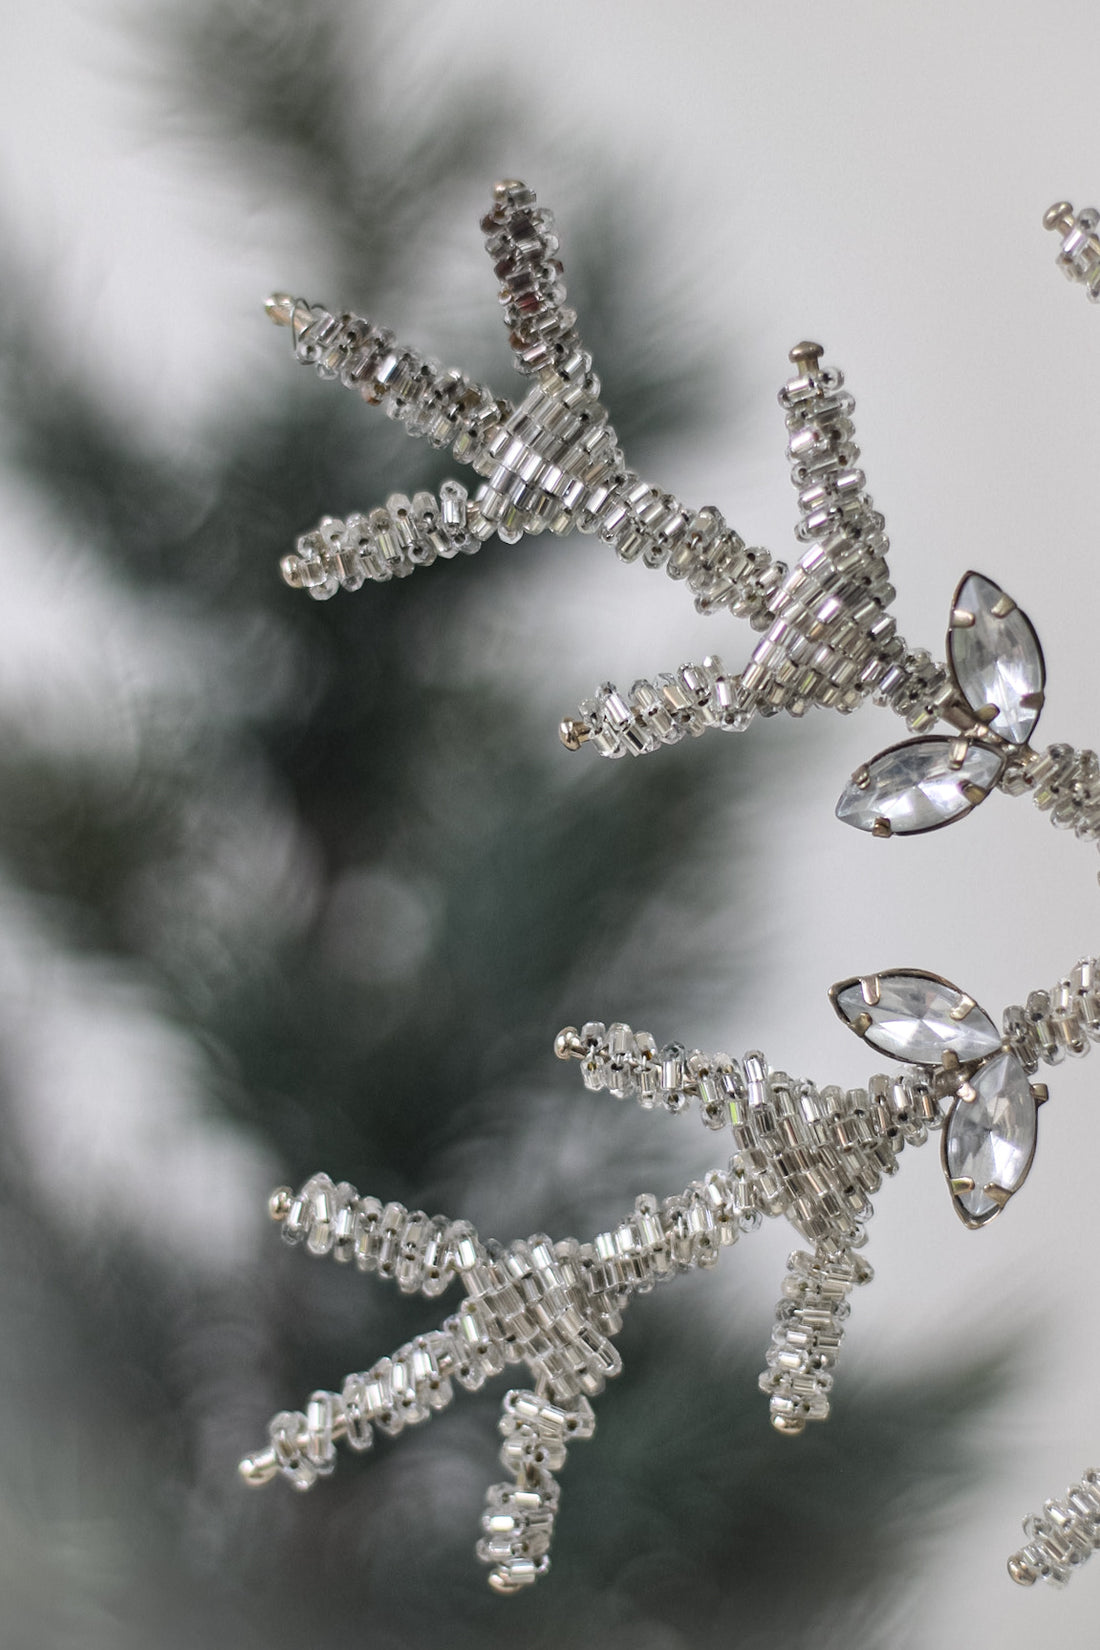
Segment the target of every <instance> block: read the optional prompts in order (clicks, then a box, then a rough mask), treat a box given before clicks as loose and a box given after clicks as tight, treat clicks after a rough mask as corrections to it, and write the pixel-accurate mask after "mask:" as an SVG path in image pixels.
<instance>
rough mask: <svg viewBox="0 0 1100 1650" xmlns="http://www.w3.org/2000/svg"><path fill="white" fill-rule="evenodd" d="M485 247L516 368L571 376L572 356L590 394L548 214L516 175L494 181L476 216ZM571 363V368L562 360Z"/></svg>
mask: <svg viewBox="0 0 1100 1650" xmlns="http://www.w3.org/2000/svg"><path fill="white" fill-rule="evenodd" d="M481 228H482V230H483V231H484V234H485V250H486V251H487V252H488V254H489V256H490V258H491V259H492V261H493V270H494V273H495V274H496V276H497V278H498V280H499V281H500V283H501V287H500V302H501V305H502V306H503V308H504V322H505V325H506V326H507V328H508V342H509V344H510V345H511V349H512V354H513V357H514V363H515V367H516V371H517V372H521V373H524V374H525V375H526V376H527V377H535V376H537V375H538V374H539V373H540V372H542V371H544V370H546V369H549V370H550V371H552V372H558V373H562V375H563V376H564V377H566V378H567V379H569V380H575V378H576V376H577V370H578V366H579V365H580V363H579V362H577V360H576V358H577V357H580V356H583V357H584V361H585V362H586V363H587V364H586V365H585V366H583V369H582V370H583V374H584V376H585V377H586V378H587V380H588V385H589V387H590V388H591V387H592V386H593V385H594V386H595V387H594V389H593V394H596V395H598V394H599V383H598V381H597V380H595V379H593V378H592V377H591V368H592V358H591V356H589V355H587V353H586V352H585V351H584V349H583V346H582V344H581V341H580V337H579V335H578V333H577V316H576V311H575V310H572V309H570V308H568V307H567V305H566V297H565V278H564V270H563V268H562V265H561V262H560V260H559V258H558V256H557V252H558V237H557V235H556V234H555V233H554V217H553V213H552V212H550V211H549V210H548V208H546V207H540V206H539V204H538V202H537V201H536V199H535V192H534V190H533V189H529V188H528V187H527V185H526V184H525V183H521V182H520V181H519V179H518V178H505V179H503V180H502V181H501V182H500V183H497V184H495V185H494V186H493V206H492V210H491V211H490V212H489V213H488V214H487V215H486V216H485V217H484V218H482V220H481ZM570 362H572V363H574V364H573V366H572V368H571V369H570V368H569V367H568V366H565V370H564V372H563V365H564V364H566V363H570Z"/></svg>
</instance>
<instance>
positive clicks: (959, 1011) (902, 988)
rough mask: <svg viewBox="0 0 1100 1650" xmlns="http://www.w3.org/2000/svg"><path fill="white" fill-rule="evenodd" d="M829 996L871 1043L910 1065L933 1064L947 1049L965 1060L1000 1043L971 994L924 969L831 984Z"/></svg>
mask: <svg viewBox="0 0 1100 1650" xmlns="http://www.w3.org/2000/svg"><path fill="white" fill-rule="evenodd" d="M868 987H873V989H868ZM869 997H874V998H875V999H876V1000H875V1001H874V1002H871V1001H869V1000H868V999H869ZM833 1001H834V1002H835V1004H836V1008H837V1012H838V1013H839V1014H840V1016H841V1018H842V1019H844V1020H846V1021H847V1022H848V1024H849V1025H850V1026H852V1027H853V1029H854V1030H857V1031H858V1032H859V1033H860V1035H861V1036H862V1037H864V1038H865V1039H866V1040H867V1042H869V1043H870V1044H871V1046H872V1048H877V1049H878V1051H879V1053H880V1054H889V1055H891V1056H892V1057H893V1059H895V1060H907V1061H908V1062H909V1063H910V1064H911V1065H915V1066H938V1065H940V1064H941V1063H942V1061H943V1056H944V1054H945V1052H948V1051H950V1053H952V1054H953V1055H954V1056H955V1058H956V1059H957V1060H958V1061H959V1064H960V1065H966V1064H967V1063H968V1062H969V1061H971V1060H983V1059H985V1057H986V1055H988V1054H992V1053H994V1052H995V1051H996V1050H997V1049H998V1048H1000V1046H1001V1037H1000V1033H999V1032H998V1030H997V1028H996V1026H995V1025H994V1024H993V1021H992V1020H991V1019H990V1018H989V1015H988V1014H986V1013H985V1012H984V1010H983V1009H980V1008H979V1007H978V1006H977V1004H975V1003H974V1001H973V999H972V998H970V997H968V996H967V995H966V993H965V992H964V991H960V990H959V988H958V987H957V986H954V985H949V984H948V982H947V981H946V980H937V979H935V978H933V977H932V976H931V975H928V974H919V973H903V972H901V971H900V970H899V971H891V972H890V973H886V974H877V975H875V976H874V977H873V980H870V981H868V982H867V985H866V986H865V983H864V981H862V980H852V981H851V982H850V983H849V984H846V985H843V986H841V987H840V988H839V989H834V996H833Z"/></svg>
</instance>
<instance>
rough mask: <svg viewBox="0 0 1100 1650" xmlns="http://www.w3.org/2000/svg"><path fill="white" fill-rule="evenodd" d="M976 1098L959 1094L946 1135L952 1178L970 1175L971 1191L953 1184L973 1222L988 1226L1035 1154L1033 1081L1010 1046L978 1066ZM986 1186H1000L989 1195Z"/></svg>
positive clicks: (945, 1150)
mask: <svg viewBox="0 0 1100 1650" xmlns="http://www.w3.org/2000/svg"><path fill="white" fill-rule="evenodd" d="M969 1087H970V1091H971V1092H972V1093H973V1095H974V1098H973V1100H966V1099H963V1098H962V1096H961V1095H960V1097H959V1099H958V1100H956V1102H955V1104H954V1107H953V1108H952V1111H951V1116H950V1117H949V1118H948V1120H947V1125H946V1127H945V1129H944V1135H943V1166H944V1171H945V1173H946V1174H947V1177H948V1179H949V1180H962V1179H966V1180H972V1181H973V1182H974V1188H973V1190H972V1191H966V1190H963V1191H958V1190H954V1198H955V1202H956V1203H957V1205H958V1207H959V1211H960V1213H961V1214H962V1216H963V1219H964V1220H966V1222H967V1223H968V1224H969V1225H973V1226H984V1225H985V1223H986V1222H987V1221H989V1220H992V1219H993V1216H994V1215H995V1214H996V1213H997V1211H998V1210H999V1209H1000V1208H1001V1207H1002V1205H1003V1203H1004V1201H1005V1196H1011V1195H1012V1193H1013V1192H1016V1191H1018V1190H1019V1188H1020V1186H1021V1185H1022V1184H1023V1182H1024V1180H1025V1178H1026V1176H1027V1172H1028V1170H1029V1169H1030V1167H1031V1159H1032V1157H1033V1156H1034V1154H1035V1136H1036V1128H1037V1117H1036V1111H1035V1098H1034V1096H1033V1095H1032V1092H1031V1085H1030V1083H1029V1082H1028V1079H1027V1072H1026V1071H1025V1070H1024V1068H1023V1066H1022V1065H1021V1064H1020V1061H1019V1060H1018V1059H1017V1058H1016V1056H1015V1054H1010V1053H1008V1052H1007V1051H1006V1052H1005V1053H1003V1054H999V1055H998V1056H997V1057H996V1059H993V1060H987V1061H986V1063H985V1065H983V1066H979V1067H978V1069H977V1071H976V1072H975V1073H974V1075H973V1076H972V1077H971V1079H970V1085H969ZM987 1186H996V1187H999V1188H1000V1189H1001V1193H1002V1195H1001V1196H1000V1197H996V1196H994V1197H990V1196H989V1195H988V1194H987V1192H986V1187H987Z"/></svg>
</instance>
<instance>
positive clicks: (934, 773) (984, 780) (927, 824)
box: [836, 738, 1002, 836]
mask: <svg viewBox="0 0 1100 1650" xmlns="http://www.w3.org/2000/svg"><path fill="white" fill-rule="evenodd" d="M964 743H965V742H963V741H960V740H958V739H944V738H934V739H911V740H909V741H908V743H906V744H904V745H894V746H892V747H891V749H890V750H886V751H883V752H882V753H881V754H880V755H879V756H876V757H875V759H874V761H873V762H871V763H869V764H868V766H867V768H866V769H864V770H863V777H864V783H862V784H860V783H859V781H858V780H856V779H853V780H852V782H851V783H850V784H849V785H848V787H847V788H846V790H845V791H844V793H843V795H842V796H841V798H840V801H839V802H838V803H837V805H836V817H837V818H838V819H840V820H843V822H844V824H845V825H854V826H855V827H856V829H857V830H858V831H874V830H875V829H876V826H877V827H878V829H879V830H880V831H881V832H882V833H883V834H886V829H887V826H888V827H889V834H891V835H897V836H905V835H911V834H912V833H914V832H916V831H934V830H936V829H937V828H938V827H939V826H941V825H949V824H950V823H951V821H952V820H953V819H961V818H962V816H963V814H968V813H969V812H970V810H971V808H972V807H974V805H975V803H976V802H978V801H981V797H979V796H977V795H976V791H981V792H982V793H983V795H984V793H985V792H986V791H988V790H989V789H990V787H991V786H992V785H993V783H994V781H995V780H996V778H997V776H998V774H999V773H1000V771H1001V766H1002V758H1001V757H1000V756H999V755H998V753H997V752H996V751H995V750H994V749H992V748H991V747H990V746H988V745H981V744H978V743H976V742H972V743H969V744H965V754H964V755H963V757H962V760H961V761H960V762H956V759H957V757H958V753H959V749H960V746H961V745H963V744H964ZM968 791H969V792H970V794H969V795H968V794H967V792H968ZM880 821H885V824H881V823H880Z"/></svg>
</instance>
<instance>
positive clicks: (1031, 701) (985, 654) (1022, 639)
mask: <svg viewBox="0 0 1100 1650" xmlns="http://www.w3.org/2000/svg"><path fill="white" fill-rule="evenodd" d="M1010 602H1011V598H1010V597H1007V596H1006V595H1005V593H1004V591H1003V590H1002V589H1001V587H1000V586H999V585H996V584H994V583H993V580H992V579H987V578H983V576H982V575H981V573H968V574H967V576H966V578H965V579H964V580H963V582H962V584H961V585H960V586H959V588H958V590H957V592H956V594H955V612H956V613H963V614H969V615H972V616H973V619H974V623H973V624H967V623H963V624H959V623H958V622H956V621H955V620H954V619H953V620H952V624H951V629H950V630H949V631H948V633H947V652H948V656H949V658H950V660H951V669H952V670H953V672H954V674H955V681H956V682H957V683H958V686H959V690H960V692H961V693H962V695H963V698H964V699H965V700H966V702H967V704H968V705H969V706H970V707H971V709H972V710H974V711H981V710H982V709H983V708H984V707H985V706H987V705H996V707H997V715H996V717H994V719H993V720H992V721H991V722H990V723H989V726H990V727H991V728H992V730H993V732H994V733H999V734H1000V736H1001V738H1002V739H1007V740H1009V742H1010V743H1011V744H1013V745H1023V744H1026V742H1027V741H1028V739H1030V737H1031V731H1032V729H1033V728H1034V726H1035V724H1036V722H1037V721H1038V719H1039V712H1040V710H1041V709H1042V704H1043V686H1044V683H1045V681H1046V671H1045V669H1044V666H1043V650H1042V648H1041V647H1040V646H1039V638H1038V637H1037V636H1036V634H1035V631H1034V629H1033V628H1032V625H1031V620H1030V619H1029V618H1028V617H1027V614H1026V613H1022V612H1021V611H1020V609H1019V608H1018V607H1016V606H1015V605H1011V606H1010V610H1009V611H1008V612H1007V613H1000V614H998V612H997V611H996V609H997V606H998V604H1000V605H1001V606H1004V605H1006V604H1009V603H1010Z"/></svg>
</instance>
